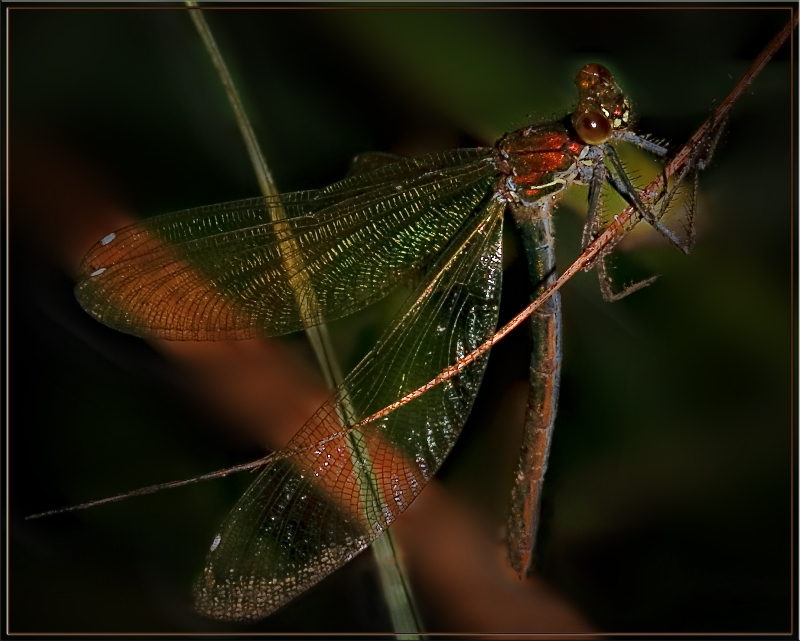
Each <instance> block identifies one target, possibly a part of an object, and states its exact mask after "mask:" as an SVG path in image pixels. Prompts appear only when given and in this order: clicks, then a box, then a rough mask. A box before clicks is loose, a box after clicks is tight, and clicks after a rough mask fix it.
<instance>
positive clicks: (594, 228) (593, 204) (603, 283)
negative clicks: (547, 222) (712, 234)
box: [581, 157, 658, 302]
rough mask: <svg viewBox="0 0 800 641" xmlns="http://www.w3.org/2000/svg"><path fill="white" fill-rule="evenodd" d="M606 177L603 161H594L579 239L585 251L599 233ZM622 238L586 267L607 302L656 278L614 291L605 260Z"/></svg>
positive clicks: (638, 288)
mask: <svg viewBox="0 0 800 641" xmlns="http://www.w3.org/2000/svg"><path fill="white" fill-rule="evenodd" d="M607 177H608V169H606V166H605V165H604V164H603V159H602V158H601V157H598V158H596V159H594V161H593V164H592V177H591V181H590V182H589V208H588V212H587V217H586V224H585V225H584V227H583V236H582V239H581V249H582V250H584V249H586V248H587V247H588V246H589V245H590V244H591V243H592V241H594V239H595V238H596V237H597V235H598V233H599V232H600V226H601V222H602V221H601V217H602V216H601V207H600V194H601V192H602V189H603V184H604V183H605V181H606V180H607ZM623 236H624V233H622V232H621V233H620V234H618V235H617V237H616V238H615V239H614V240H613V241H612V242H611V243H610V244H609V245H608V246H607V248H606V251H604V252H602V253H601V254H600V255H598V257H597V258H596V259H595V260H594V261H592V262H591V263H590V264H589V265H588V266H587V267H586V269H587V270H589V269H591V268H593V267H594V268H596V270H597V278H598V281H599V283H600V293H601V294H602V295H603V299H604V300H605V301H608V302H614V301H618V300H620V299H621V298H625V296H627V295H628V294H632V293H633V292H635V291H638V290H640V289H642V288H643V287H647V286H648V285H650V284H651V283H653V281H655V280H656V279H657V278H658V276H652V277H650V278H647V279H645V280H642V281H639V282H638V283H631V284H630V285H628V286H626V287H624V288H623V289H622V291H620V292H615V291H614V288H613V286H612V282H611V277H610V276H609V274H608V268H607V266H606V263H605V259H606V256H607V255H608V253H609V252H610V251H611V250H612V249H613V248H614V246H615V245H616V244H617V243H618V242H619V241H620V240H622V238H623Z"/></svg>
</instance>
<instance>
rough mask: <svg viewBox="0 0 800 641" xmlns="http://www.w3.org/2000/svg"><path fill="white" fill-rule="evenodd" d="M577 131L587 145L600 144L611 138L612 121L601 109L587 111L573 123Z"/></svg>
mask: <svg viewBox="0 0 800 641" xmlns="http://www.w3.org/2000/svg"><path fill="white" fill-rule="evenodd" d="M573 125H574V126H575V132H576V133H577V134H578V136H580V138H581V140H583V142H585V143H586V144H587V145H600V144H602V143H604V142H605V141H606V140H608V139H609V138H611V132H612V130H613V128H612V126H611V121H610V120H609V119H608V118H606V117H605V116H604V115H603V114H601V113H600V112H599V111H585V112H584V113H582V114H581V115H580V116H578V117H577V118H576V119H575V122H574V123H573Z"/></svg>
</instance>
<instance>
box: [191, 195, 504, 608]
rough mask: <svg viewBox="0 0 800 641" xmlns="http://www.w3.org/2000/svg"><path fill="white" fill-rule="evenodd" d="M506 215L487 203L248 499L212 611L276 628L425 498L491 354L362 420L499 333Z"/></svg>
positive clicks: (204, 595)
mask: <svg viewBox="0 0 800 641" xmlns="http://www.w3.org/2000/svg"><path fill="white" fill-rule="evenodd" d="M502 211H503V205H502V204H501V203H498V202H497V201H495V200H488V199H487V201H486V202H485V204H484V206H483V207H482V208H481V209H480V211H479V212H477V213H476V216H477V217H476V219H475V221H474V224H473V225H470V227H469V228H468V229H464V230H463V231H462V233H461V234H459V236H458V237H457V238H456V239H455V240H454V241H453V242H452V243H451V245H450V246H449V247H448V248H447V251H445V252H444V253H443V255H442V256H441V258H440V260H439V261H438V262H437V264H436V265H435V266H434V268H433V270H432V274H433V276H432V278H431V279H430V280H429V281H427V282H426V283H425V284H424V285H422V286H420V289H419V290H418V291H417V292H416V294H417V298H416V302H415V303H414V304H413V305H412V306H411V307H410V308H409V310H408V311H407V312H406V313H405V314H404V315H402V317H401V319H400V321H399V322H398V323H396V324H395V325H394V326H393V327H392V328H391V329H390V330H389V333H388V334H387V335H385V336H384V337H383V339H382V340H381V342H380V343H379V344H378V345H377V347H376V348H375V349H374V350H373V351H372V352H370V354H368V355H367V357H366V358H365V359H364V360H363V361H362V362H361V363H360V364H359V365H358V367H356V369H355V370H353V372H352V373H351V374H350V375H349V376H348V377H347V378H346V379H345V381H344V383H343V384H342V385H341V386H340V387H338V388H337V389H336V390H335V391H334V393H333V395H332V397H331V398H330V399H329V400H328V402H326V403H325V404H324V405H323V406H322V407H321V408H320V409H319V410H318V411H317V412H316V414H315V415H314V416H313V417H312V418H311V419H310V420H309V421H308V422H307V423H306V424H305V425H304V426H303V428H302V429H301V430H300V432H299V433H298V434H297V435H296V436H295V437H294V438H293V439H292V441H291V442H290V443H289V445H288V446H287V447H286V448H285V449H284V450H282V454H281V456H282V457H284V456H285V458H282V459H281V460H277V461H275V462H273V463H271V464H268V465H267V466H266V467H265V469H264V470H263V471H262V472H261V473H260V475H259V477H258V478H257V479H256V480H255V482H254V483H253V484H252V485H251V486H250V488H249V489H248V490H247V491H246V492H245V494H244V495H243V496H242V497H241V499H240V500H239V502H238V503H237V504H236V506H235V507H234V508H233V511H232V512H231V513H230V515H229V516H228V517H227V519H226V520H225V522H224V523H223V525H222V527H221V529H220V533H219V534H218V535H217V537H216V538H215V540H214V543H213V544H212V546H211V550H210V552H209V553H208V557H207V559H206V566H205V569H204V571H203V574H202V576H201V577H200V578H199V579H198V581H197V583H196V585H195V596H196V607H197V609H198V610H199V611H200V612H202V613H204V614H206V615H208V616H211V617H214V618H219V619H225V620H249V619H258V618H262V617H264V616H267V615H268V614H270V613H271V612H273V611H274V610H276V609H277V608H279V607H281V606H282V605H284V604H285V603H286V602H288V601H289V600H291V599H292V598H294V597H296V596H297V595H299V594H300V593H302V592H303V591H304V590H306V589H307V588H309V587H310V586H311V585H313V584H315V583H317V582H318V581H320V580H321V579H322V578H324V577H325V576H327V575H328V574H330V573H331V572H333V571H334V570H336V569H337V568H339V567H340V566H342V565H343V564H344V563H346V562H347V561H348V560H349V559H351V558H352V557H353V556H355V555H356V554H358V553H359V552H360V551H362V550H363V549H364V548H366V547H367V545H369V543H370V542H371V541H373V540H374V539H375V538H377V537H378V536H379V535H380V534H381V532H383V530H384V529H385V528H387V527H388V526H389V524H391V523H392V521H394V519H395V518H396V517H397V516H398V515H399V514H400V513H401V512H402V511H403V510H405V509H406V508H407V507H408V505H409V504H410V503H411V501H413V500H414V498H415V497H416V496H417V495H418V494H419V493H420V492H421V491H422V489H423V487H424V485H425V484H426V482H427V481H428V480H429V479H430V478H431V476H432V475H433V474H434V473H435V472H436V470H437V469H438V468H439V466H440V465H441V463H442V461H443V460H444V458H445V456H446V455H447V454H448V452H449V451H450V449H451V448H452V446H453V444H454V443H455V440H456V438H457V437H458V435H459V433H460V431H461V429H462V427H463V425H464V423H465V421H466V419H467V416H468V415H469V412H470V410H471V407H472V404H473V402H474V399H475V396H476V394H477V392H478V388H479V386H480V382H481V379H482V377H483V372H484V370H485V367H486V362H487V359H488V354H487V355H484V356H481V357H480V358H479V359H478V360H476V361H475V362H474V363H472V365H471V366H469V367H467V368H465V369H463V370H462V371H461V372H459V374H458V375H456V376H454V377H453V378H451V379H449V380H447V381H445V382H444V383H443V384H441V385H438V386H437V387H434V388H432V389H430V390H429V391H428V392H427V393H425V394H423V395H422V396H420V397H418V398H415V399H414V400H411V401H409V402H408V403H406V404H404V405H402V406H400V407H399V408H398V409H396V410H394V411H392V412H391V413H389V414H388V415H385V416H382V417H381V418H377V419H375V420H368V421H364V419H365V418H367V417H372V416H373V415H374V414H376V413H378V412H379V411H380V410H382V409H383V408H385V407H387V406H388V405H390V404H391V403H392V402H394V401H396V400H397V399H398V398H402V397H403V396H404V395H405V394H407V393H409V392H411V391H413V390H415V389H417V388H418V387H420V386H422V385H424V384H425V383H427V382H428V381H430V380H431V379H433V378H434V377H435V376H436V375H437V374H439V372H440V371H442V370H444V369H445V368H446V367H448V366H450V365H453V364H454V363H455V362H456V360H457V359H458V358H459V357H463V356H465V355H466V354H468V353H470V352H471V351H472V350H474V349H475V348H476V347H478V345H480V344H481V343H482V342H483V341H484V340H486V339H487V338H489V337H490V336H491V335H492V333H493V332H494V330H495V327H496V324H497V315H498V309H499V297H500V283H501V276H502V269H501V267H502V253H501V234H502ZM359 421H364V422H363V423H359ZM286 453H288V456H286Z"/></svg>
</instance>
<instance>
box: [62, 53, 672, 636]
mask: <svg viewBox="0 0 800 641" xmlns="http://www.w3.org/2000/svg"><path fill="white" fill-rule="evenodd" d="M577 85H578V90H579V103H578V107H577V108H576V110H575V112H574V113H573V114H572V116H571V117H569V118H567V119H565V120H564V121H563V122H555V123H548V124H545V125H537V126H533V127H527V128H524V129H520V130H518V131H515V132H512V133H510V134H507V135H506V136H504V137H503V138H501V139H500V141H498V143H497V144H496V145H495V146H494V147H493V148H477V149H463V150H455V151H449V152H442V153H437V154H429V155H427V156H424V157H421V158H417V159H407V158H400V157H397V156H392V155H389V154H366V155H364V156H362V157H360V158H359V159H357V161H356V162H354V165H353V168H352V170H351V175H350V176H348V177H347V178H345V179H344V180H342V181H340V182H338V183H335V184H333V185H331V186H329V187H327V188H324V189H319V190H312V191H305V192H294V193H289V194H282V195H280V196H275V197H271V198H260V199H252V200H247V201H237V202H233V203H226V204H223V205H217V206H213V207H205V208H200V209H194V210H187V211H183V212H177V213H175V214H168V215H166V216H160V217H157V218H153V219H150V220H146V221H143V222H141V223H138V224H136V225H133V226H131V227H128V228H125V229H122V230H119V231H118V232H116V234H114V235H108V236H106V237H105V238H104V239H103V240H102V241H100V242H99V243H98V244H97V245H95V247H94V248H92V250H91V251H90V252H89V254H88V255H87V256H86V258H85V259H84V262H83V264H82V267H81V276H80V279H79V282H78V285H77V287H76V295H77V297H78V300H79V301H80V302H81V304H82V305H83V307H84V308H85V309H86V310H87V311H88V312H89V313H91V314H92V315H93V316H95V317H96V318H97V319H99V320H101V321H102V322H104V323H106V324H108V325H110V326H112V327H115V328H117V329H120V330H122V331H126V332H128V333H132V334H136V335H141V336H150V337H159V338H170V339H183V340H217V339H230V338H251V337H255V336H263V335H275V334H281V333H286V332H289V331H296V330H299V329H302V328H303V327H305V326H308V325H314V324H318V323H321V322H325V321H329V320H333V319H335V318H338V317H341V316H344V315H346V314H348V313H351V312H353V311H355V310H357V309H360V308H362V307H364V306H365V305H367V304H369V303H371V302H373V301H374V300H377V299H378V298H381V297H382V296H384V295H386V294H387V293H388V292H389V291H391V289H393V288H394V287H396V286H397V285H398V284H400V283H412V284H413V283H416V284H417V288H416V290H415V293H414V295H413V296H412V298H411V299H410V301H411V304H410V305H409V306H408V308H407V309H406V310H405V311H404V312H403V313H402V314H401V315H400V316H399V317H398V320H397V322H396V323H395V324H394V325H393V326H392V327H391V328H390V329H389V330H388V332H387V334H386V335H384V336H383V337H382V339H381V341H380V342H379V343H378V345H377V346H376V347H375V348H374V349H373V351H372V352H370V354H368V355H367V357H365V359H364V360H363V361H362V362H361V363H360V364H359V365H358V366H357V367H356V369H355V370H354V371H353V372H352V373H351V374H350V375H349V376H348V377H347V378H346V379H345V381H344V383H343V384H342V385H341V386H340V387H338V388H337V389H335V390H334V391H333V394H332V396H331V397H330V399H329V400H328V401H327V402H326V403H325V405H323V406H322V407H321V408H320V409H319V410H318V411H317V412H316V413H315V414H314V415H313V416H312V417H311V418H310V419H309V420H308V422H307V423H306V424H305V425H304V426H303V427H302V428H301V429H300V431H299V432H298V433H297V435H296V436H295V437H294V438H293V439H292V441H291V442H290V443H289V445H288V446H287V447H286V448H285V449H284V450H282V451H281V452H279V453H276V454H274V455H271V456H268V457H266V458H265V459H263V461H262V462H261V465H262V466H263V470H262V471H261V473H260V475H259V477H258V478H257V479H256V481H255V482H254V483H253V484H252V485H251V487H250V488H249V489H248V490H247V491H246V492H245V494H244V495H243V496H242V498H241V499H240V500H239V502H238V503H237V505H236V507H235V508H234V509H233V511H232V512H231V514H230V516H229V517H228V518H227V519H226V521H225V522H224V523H223V524H222V526H221V528H220V531H219V533H218V534H217V536H216V537H215V538H214V542H213V544H212V545H211V547H210V550H209V552H208V557H207V560H206V567H205V570H204V572H203V575H202V576H201V577H200V579H199V581H198V582H197V585H196V597H197V607H198V609H199V610H200V611H201V612H204V613H206V614H208V615H209V616H213V617H216V618H221V619H229V620H246V619H257V618H261V617H264V616H266V615H268V614H270V613H271V612H273V611H274V610H276V609H277V608H279V607H281V606H282V605H283V604H285V603H286V602H287V601H289V600H291V599H292V598H294V597H296V596H297V595H299V594H300V593H302V592H303V591H304V590H306V589H307V588H308V587H310V586H311V585H313V584H314V583H316V582H317V581H319V580H320V579H322V578H323V577H324V576H326V575H327V574H329V573H330V572H332V571H334V570H335V569H336V568H338V567H340V566H341V565H343V564H344V563H345V562H346V561H347V560H348V559H350V558H352V556H354V555H355V554H357V553H358V552H360V551H361V550H363V549H364V548H365V547H366V546H367V545H369V543H370V542H371V541H372V540H374V539H375V538H376V537H377V536H379V535H380V534H381V532H382V531H383V530H384V529H385V528H387V527H388V526H389V525H390V524H391V523H392V521H394V519H395V518H397V516H398V515H399V514H400V513H401V512H402V511H403V510H404V509H406V507H408V505H409V504H410V503H411V501H412V500H413V499H414V498H415V497H416V496H417V495H418V494H419V492H420V491H421V490H422V489H423V487H424V485H425V483H426V482H427V481H428V480H429V479H430V478H431V476H432V475H433V474H434V473H435V472H436V470H437V469H438V467H439V466H440V465H441V463H442V462H443V460H444V458H445V457H446V456H447V454H448V452H449V451H450V449H451V448H452V446H453V444H454V443H455V440H456V438H457V437H458V434H459V433H460V430H461V428H462V426H463V424H464V422H465V421H466V418H467V416H468V415H469V412H470V409H471V407H472V403H473V401H474V399H475V396H476V394H477V391H478V388H479V386H480V382H481V378H482V375H483V371H484V369H485V366H486V361H487V356H486V355H483V356H480V357H478V358H476V359H474V361H471V364H470V365H469V366H468V367H464V369H463V370H460V371H459V373H458V374H457V375H456V376H453V377H450V378H449V379H448V380H446V381H445V382H444V383H443V384H441V385H438V386H436V387H434V388H432V389H431V390H430V391H428V392H426V393H425V394H423V395H421V396H418V397H416V398H414V399H413V400H410V401H409V402H406V403H403V404H397V407H395V408H392V410H391V411H384V408H387V407H389V406H391V405H392V404H393V403H395V402H396V401H397V399H402V398H404V397H405V396H406V395H408V394H409V393H410V392H412V391H413V390H416V389H418V388H419V387H420V386H422V385H424V384H425V383H427V382H428V381H430V380H431V379H433V378H434V377H435V376H436V375H437V374H438V373H439V372H441V371H443V370H445V369H446V368H448V367H451V366H453V364H454V363H456V362H457V361H458V360H459V359H460V358H462V357H464V356H465V355H467V354H469V353H471V352H472V351H474V350H475V349H476V348H477V347H478V346H479V345H481V344H482V343H484V342H485V341H486V340H487V339H488V338H490V337H491V336H492V334H493V332H494V330H495V327H496V323H497V313H498V308H499V295H500V282H501V276H502V269H501V264H502V246H501V233H502V222H503V212H504V210H505V208H506V206H507V205H509V206H510V207H511V210H512V213H513V215H514V218H515V220H516V221H517V223H518V224H519V226H520V228H521V230H522V236H523V243H524V245H525V248H526V254H527V256H528V262H529V266H530V275H531V282H532V296H535V295H536V294H537V293H538V292H539V291H540V290H541V289H542V288H544V287H546V286H548V285H549V284H550V283H551V282H552V281H553V279H555V277H556V272H555V254H554V249H553V245H554V235H553V226H552V216H551V213H552V206H553V202H554V199H555V197H556V196H557V195H558V194H559V192H561V191H562V190H563V189H564V188H565V187H566V186H567V185H569V184H573V183H577V184H586V185H589V187H590V194H589V201H590V222H592V223H594V221H595V218H596V215H597V210H598V205H599V199H600V188H601V187H602V186H603V184H604V183H605V182H608V183H610V184H611V185H612V187H614V188H615V189H617V190H618V191H620V193H622V194H623V195H624V196H625V197H626V198H628V199H629V201H630V202H632V204H634V205H635V206H636V207H637V211H639V213H640V215H641V216H643V217H645V218H647V219H648V220H652V221H653V222H654V224H656V225H658V219H657V218H658V217H657V216H654V215H653V213H652V212H651V211H650V210H649V209H648V208H646V207H645V206H644V205H643V204H642V203H641V202H639V201H638V197H637V195H636V192H635V190H633V188H632V187H631V186H630V182H629V181H628V180H627V176H625V175H624V171H621V167H619V166H618V165H616V164H615V163H614V159H615V155H614V152H613V149H611V148H610V147H609V146H608V145H607V144H606V142H607V141H608V140H612V139H621V140H629V141H630V142H633V143H634V144H639V145H640V146H642V147H644V148H649V149H650V150H651V151H656V152H663V151H664V150H663V148H661V147H659V146H658V145H655V144H653V143H649V142H648V141H646V140H643V139H640V138H638V137H636V136H634V135H633V134H631V133H630V132H629V131H628V125H629V115H630V110H629V107H628V103H627V99H626V98H625V97H624V95H623V94H622V93H621V91H620V90H619V88H618V87H617V85H616V83H615V82H614V81H613V78H612V77H611V75H610V74H609V73H608V71H606V70H605V69H604V68H602V67H600V66H599V65H587V66H586V67H584V69H582V70H581V72H580V73H579V75H578V79H577ZM609 157H610V160H611V164H612V165H613V166H614V167H616V170H613V169H606V168H605V165H604V163H605V160H606V159H607V158H609ZM560 314H561V312H560V301H559V298H558V296H554V297H552V298H551V299H550V300H549V301H548V303H547V305H545V306H544V307H543V308H542V309H540V310H539V312H538V313H537V314H536V316H535V317H534V319H533V323H532V327H533V336H534V351H533V356H532V359H531V392H530V396H529V407H528V414H527V417H526V428H525V436H524V438H523V448H522V456H521V462H520V468H519V472H518V474H517V477H516V479H515V483H516V485H515V489H514V498H513V500H512V518H511V522H510V527H509V534H510V543H509V547H510V552H511V559H512V564H513V565H514V567H515V568H516V569H517V570H518V571H519V572H520V573H521V574H525V573H526V572H527V571H529V570H530V567H531V559H532V549H533V545H534V542H535V536H536V528H537V524H538V511H539V504H540V501H541V483H542V480H543V477H544V471H545V469H546V461H547V455H548V452H549V449H550V439H551V435H552V429H553V421H554V419H555V406H556V399H557V395H558V378H559V372H560V354H561V347H560Z"/></svg>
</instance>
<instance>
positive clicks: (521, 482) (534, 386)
mask: <svg viewBox="0 0 800 641" xmlns="http://www.w3.org/2000/svg"><path fill="white" fill-rule="evenodd" d="M512 213H513V215H514V219H515V221H516V222H517V225H518V226H519V228H520V231H521V233H522V242H523V245H524V247H525V254H526V256H527V259H528V269H529V272H530V278H531V300H534V299H535V298H536V297H537V295H538V294H539V293H541V291H542V290H543V289H544V288H545V287H547V286H548V285H550V284H551V283H552V282H554V281H555V280H556V277H557V274H556V270H555V266H556V260H555V250H554V235H553V221H552V218H551V213H552V205H551V201H550V199H544V200H543V201H542V202H540V203H537V204H536V205H532V206H523V205H515V206H514V207H512ZM531 333H532V343H533V344H532V348H531V366H530V373H529V388H528V405H527V409H526V412H525V425H524V428H523V436H522V447H521V450H520V458H519V466H518V468H517V472H516V475H515V477H514V488H513V490H512V495H511V509H510V513H509V519H508V539H507V543H508V552H509V558H510V560H511V565H512V566H513V567H514V569H515V570H516V571H517V572H518V573H519V574H520V578H524V577H525V576H526V575H527V574H529V573H530V571H531V570H532V568H533V561H534V548H535V545H536V533H537V530H538V527H539V512H540V509H541V500H542V484H543V482H544V475H545V472H546V470H547V458H548V456H549V454H550V442H551V439H552V435H553V424H554V422H555V418H556V406H557V404H558V389H559V383H560V378H561V298H560V296H559V293H558V292H556V293H555V294H554V295H553V296H552V297H551V298H550V299H548V301H547V302H546V303H545V304H544V305H543V306H542V307H540V308H539V309H538V310H537V311H536V312H534V314H533V315H532V316H531Z"/></svg>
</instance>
